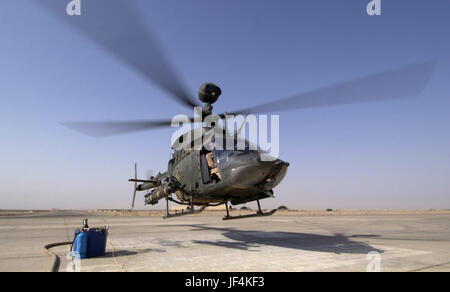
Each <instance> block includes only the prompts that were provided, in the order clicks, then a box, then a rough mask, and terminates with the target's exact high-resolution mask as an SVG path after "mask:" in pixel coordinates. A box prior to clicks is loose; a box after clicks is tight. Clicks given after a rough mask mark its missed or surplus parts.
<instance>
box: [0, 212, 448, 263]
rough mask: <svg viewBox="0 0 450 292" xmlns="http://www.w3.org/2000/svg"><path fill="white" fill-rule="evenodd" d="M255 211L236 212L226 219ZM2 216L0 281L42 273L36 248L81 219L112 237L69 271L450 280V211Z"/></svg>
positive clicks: (44, 258)
mask: <svg viewBox="0 0 450 292" xmlns="http://www.w3.org/2000/svg"><path fill="white" fill-rule="evenodd" d="M251 212H254V211H243V210H235V211H232V215H238V214H249V213H251ZM163 214H164V211H133V212H128V211H123V210H93V211H68V210H51V211H39V210H35V211H28V210H25V211H24V210H16V211H14V210H9V211H5V210H3V211H0V230H1V233H2V236H0V271H48V270H49V267H50V262H51V259H50V257H49V256H48V255H46V254H45V253H44V252H43V251H42V247H43V246H44V245H46V244H49V243H53V242H62V241H71V240H72V239H73V232H74V230H75V229H76V228H79V227H80V226H81V224H82V220H83V219H84V218H88V219H89V223H90V226H105V225H107V226H108V227H109V235H108V244H107V253H106V255H105V256H103V257H99V258H91V259H84V260H81V261H74V260H73V259H72V258H71V257H70V256H69V257H68V254H69V246H61V247H55V248H53V249H52V251H53V252H55V253H56V254H57V255H58V256H59V259H60V264H59V268H58V270H59V271H60V272H66V271H73V270H76V271H82V272H89V271H123V272H131V271H217V272H220V271H256V272H257V271H362V272H365V271H450V211H448V210H424V211H387V210H376V211H354V210H353V211H340V210H338V211H328V212H327V211H293V210H285V211H279V212H277V213H276V214H275V215H273V216H270V217H260V218H248V219H239V220H230V221H223V220H222V216H223V211H205V212H203V213H201V214H198V215H189V216H183V217H178V218H171V219H165V220H164V219H161V216H162V215H163Z"/></svg>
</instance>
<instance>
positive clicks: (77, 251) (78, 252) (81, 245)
mask: <svg viewBox="0 0 450 292" xmlns="http://www.w3.org/2000/svg"><path fill="white" fill-rule="evenodd" d="M88 238H89V234H88V232H82V231H80V230H76V231H75V239H74V241H73V256H74V257H75V258H76V259H85V258H87V257H88V244H89V240H88Z"/></svg>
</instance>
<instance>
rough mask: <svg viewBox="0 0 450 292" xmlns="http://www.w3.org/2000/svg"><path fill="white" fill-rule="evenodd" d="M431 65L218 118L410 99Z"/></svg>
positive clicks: (313, 92)
mask: <svg viewBox="0 0 450 292" xmlns="http://www.w3.org/2000/svg"><path fill="white" fill-rule="evenodd" d="M435 65H436V62H435V61H429V62H424V63H416V64H413V65H408V66H405V67H402V68H399V69H395V70H390V71H386V72H383V73H378V74H374V75H370V76H368V77H363V78H359V79H356V80H353V81H349V82H344V83H338V84H334V85H331V86H327V87H323V88H320V89H317V90H314V91H310V92H306V93H303V94H300V95H296V96H292V97H288V98H283V99H279V100H275V101H272V102H268V103H264V104H261V105H258V106H254V107H251V108H247V109H243V110H238V111H234V112H231V113H223V114H221V115H220V117H222V118H225V115H238V114H247V113H271V112H281V111H289V110H297V109H304V108H315V107H324V106H334V105H343V104H354V103H362V102H370V101H378V100H390V99H402V98H411V97H415V96H417V95H419V94H420V92H421V91H422V90H423V89H424V88H425V86H426V85H427V83H428V81H429V79H430V77H431V75H432V73H433V71H434V68H435Z"/></svg>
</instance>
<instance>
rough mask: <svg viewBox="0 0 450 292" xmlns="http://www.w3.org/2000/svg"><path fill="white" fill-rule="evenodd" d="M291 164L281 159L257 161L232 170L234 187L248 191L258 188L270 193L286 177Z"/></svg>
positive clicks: (248, 162)
mask: <svg viewBox="0 0 450 292" xmlns="http://www.w3.org/2000/svg"><path fill="white" fill-rule="evenodd" d="M288 166H289V163H287V162H284V161H282V160H280V159H276V160H273V161H261V160H260V159H257V160H256V159H255V160H251V161H247V162H245V163H242V164H240V165H239V166H238V167H235V168H233V169H232V173H233V174H234V175H233V176H232V177H234V178H235V180H234V181H233V185H234V187H237V188H243V189H247V188H249V187H251V188H252V187H257V188H258V189H261V190H263V191H266V190H267V191H268V190H271V189H273V188H274V187H276V186H277V185H278V184H279V183H280V182H281V181H282V180H283V178H284V177H285V176H286V173H287V168H288Z"/></svg>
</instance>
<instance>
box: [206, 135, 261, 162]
mask: <svg viewBox="0 0 450 292" xmlns="http://www.w3.org/2000/svg"><path fill="white" fill-rule="evenodd" d="M226 146H227V145H226V142H225V141H224V143H223V147H222V145H217V144H214V150H213V154H214V159H215V160H216V162H217V164H219V165H223V164H225V163H228V162H229V161H231V160H232V159H233V158H235V157H242V156H244V155H245V156H246V157H247V158H248V159H250V158H255V159H256V158H258V157H259V156H260V151H259V149H258V147H257V146H256V145H255V144H252V143H251V142H249V141H248V140H245V139H235V141H234V143H233V144H232V146H231V147H230V145H228V147H226ZM230 148H231V149H230Z"/></svg>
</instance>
